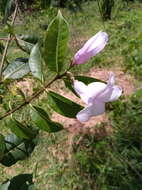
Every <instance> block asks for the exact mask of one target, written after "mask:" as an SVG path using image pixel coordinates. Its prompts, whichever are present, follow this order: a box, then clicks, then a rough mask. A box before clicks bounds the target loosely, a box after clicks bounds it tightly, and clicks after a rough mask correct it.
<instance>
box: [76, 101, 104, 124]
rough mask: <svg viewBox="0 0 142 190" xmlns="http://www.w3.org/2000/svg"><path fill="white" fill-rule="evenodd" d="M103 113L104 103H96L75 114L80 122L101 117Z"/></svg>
mask: <svg viewBox="0 0 142 190" xmlns="http://www.w3.org/2000/svg"><path fill="white" fill-rule="evenodd" d="M104 112H105V103H103V102H99V101H96V102H95V103H94V104H93V105H91V106H88V107H86V108H84V109H83V110H81V111H80V112H79V113H78V114H77V116H76V117H77V119H78V120H79V121H80V122H86V121H88V120H89V119H90V118H91V117H92V116H97V115H101V114H103V113H104Z"/></svg>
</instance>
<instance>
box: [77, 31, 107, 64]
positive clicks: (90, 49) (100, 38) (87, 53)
mask: <svg viewBox="0 0 142 190" xmlns="http://www.w3.org/2000/svg"><path fill="white" fill-rule="evenodd" d="M107 42H108V34H107V33H105V32H102V31H100V32H98V33H97V34H96V35H95V36H93V37H92V38H90V39H89V40H88V41H87V42H86V43H85V44H84V46H83V47H82V48H81V49H80V50H79V51H78V52H77V53H76V54H75V56H74V59H73V65H75V64H83V63H85V62H87V61H88V60H89V59H90V58H91V57H93V56H95V55H96V54H98V53H99V52H100V51H102V50H103V48H104V47H105V45H106V44H107Z"/></svg>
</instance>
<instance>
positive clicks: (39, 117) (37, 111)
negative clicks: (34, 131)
mask: <svg viewBox="0 0 142 190" xmlns="http://www.w3.org/2000/svg"><path fill="white" fill-rule="evenodd" d="M31 118H32V120H33V122H34V123H35V124H36V126H37V127H38V128H39V129H41V130H44V131H47V132H49V133H51V132H58V131H60V130H62V129H63V126H62V125H61V124H60V123H57V122H53V121H52V120H51V119H50V118H49V116H48V114H47V112H45V111H44V110H43V109H41V108H39V107H35V106H34V107H32V108H31Z"/></svg>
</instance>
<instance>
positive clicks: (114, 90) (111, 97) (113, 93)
mask: <svg viewBox="0 0 142 190" xmlns="http://www.w3.org/2000/svg"><path fill="white" fill-rule="evenodd" d="M121 94H122V88H121V87H119V86H116V85H115V86H113V87H111V88H109V87H108V88H107V89H106V90H105V92H104V93H102V94H101V95H100V96H99V97H97V99H98V100H99V101H103V102H113V101H115V100H117V99H118V98H119V97H120V96H121Z"/></svg>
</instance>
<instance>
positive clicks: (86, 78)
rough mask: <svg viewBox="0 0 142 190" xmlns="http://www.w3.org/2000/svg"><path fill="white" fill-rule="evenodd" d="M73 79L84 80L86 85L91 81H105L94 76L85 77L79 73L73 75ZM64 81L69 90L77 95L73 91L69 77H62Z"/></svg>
mask: <svg viewBox="0 0 142 190" xmlns="http://www.w3.org/2000/svg"><path fill="white" fill-rule="evenodd" d="M75 79H76V80H79V81H81V82H84V83H85V84H86V85H88V84H90V83H92V82H103V83H106V82H104V81H102V80H99V79H96V78H92V77H87V76H81V75H80V76H75ZM64 83H65V86H66V87H67V88H68V89H69V90H71V91H72V92H73V93H74V94H75V95H76V96H78V95H77V93H76V92H75V90H74V88H73V85H72V82H71V81H70V80H69V79H67V78H64Z"/></svg>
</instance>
